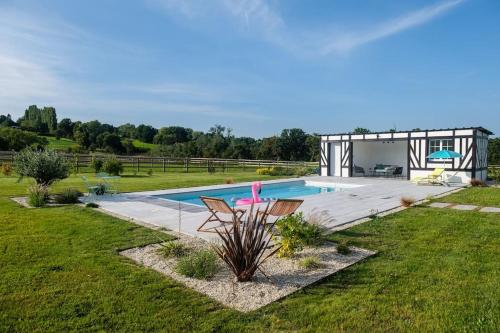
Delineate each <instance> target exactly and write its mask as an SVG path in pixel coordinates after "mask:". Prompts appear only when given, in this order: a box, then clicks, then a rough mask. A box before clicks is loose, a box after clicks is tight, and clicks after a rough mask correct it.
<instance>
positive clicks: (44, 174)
mask: <svg viewBox="0 0 500 333" xmlns="http://www.w3.org/2000/svg"><path fill="white" fill-rule="evenodd" d="M14 161H15V169H16V172H17V173H18V174H19V175H20V177H21V178H23V177H32V178H34V179H35V181H36V183H37V184H39V185H44V186H49V185H51V184H52V183H54V182H55V181H57V180H60V179H64V178H67V177H68V175H69V166H68V163H66V160H65V159H64V157H62V156H61V155H59V154H57V153H56V152H55V151H53V150H44V151H37V150H32V149H26V150H23V151H22V152H21V153H19V154H18V155H16V157H15V159H14Z"/></svg>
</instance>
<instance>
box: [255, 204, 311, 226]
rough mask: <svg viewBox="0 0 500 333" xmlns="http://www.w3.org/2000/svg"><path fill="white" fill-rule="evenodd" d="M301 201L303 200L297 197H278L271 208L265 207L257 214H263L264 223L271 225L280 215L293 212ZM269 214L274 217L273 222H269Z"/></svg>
mask: <svg viewBox="0 0 500 333" xmlns="http://www.w3.org/2000/svg"><path fill="white" fill-rule="evenodd" d="M303 202H304V200H299V199H278V200H276V202H275V203H274V204H273V205H272V206H271V208H269V209H266V210H265V211H263V212H259V214H264V218H263V222H264V224H266V225H271V226H273V225H274V223H276V221H277V220H278V219H279V218H280V217H282V216H289V215H292V214H293V213H295V211H296V210H297V209H298V208H299V207H300V205H302V203H303ZM269 216H273V217H275V218H276V220H275V221H274V222H269V221H268V218H269Z"/></svg>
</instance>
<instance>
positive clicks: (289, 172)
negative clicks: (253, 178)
mask: <svg viewBox="0 0 500 333" xmlns="http://www.w3.org/2000/svg"><path fill="white" fill-rule="evenodd" d="M256 172H257V174H258V175H268V176H299V177H302V176H307V175H310V174H313V173H315V172H316V169H315V168H309V167H300V168H287V167H281V166H273V167H270V168H258V169H257V170H256Z"/></svg>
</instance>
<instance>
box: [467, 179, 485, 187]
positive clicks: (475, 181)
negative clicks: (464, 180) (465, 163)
mask: <svg viewBox="0 0 500 333" xmlns="http://www.w3.org/2000/svg"><path fill="white" fill-rule="evenodd" d="M470 185H471V186H473V187H485V186H486V183H485V182H484V181H482V180H481V179H476V178H472V179H471V180H470Z"/></svg>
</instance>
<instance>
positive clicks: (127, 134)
mask: <svg viewBox="0 0 500 333" xmlns="http://www.w3.org/2000/svg"><path fill="white" fill-rule="evenodd" d="M136 132H137V129H136V128H135V125H132V124H129V123H126V124H124V125H121V126H118V134H119V135H120V136H121V137H122V138H128V139H133V138H135V137H136Z"/></svg>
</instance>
